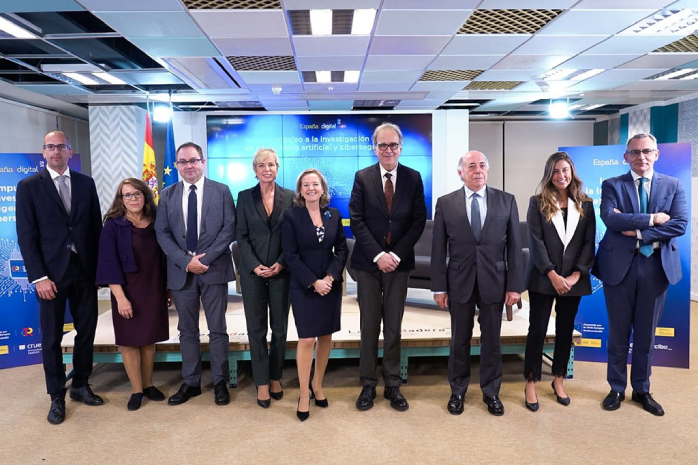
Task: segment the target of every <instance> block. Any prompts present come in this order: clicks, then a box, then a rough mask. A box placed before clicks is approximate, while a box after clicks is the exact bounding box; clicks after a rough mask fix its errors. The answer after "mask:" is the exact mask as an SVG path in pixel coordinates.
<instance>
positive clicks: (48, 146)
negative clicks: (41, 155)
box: [44, 144, 70, 152]
mask: <svg viewBox="0 0 698 465" xmlns="http://www.w3.org/2000/svg"><path fill="white" fill-rule="evenodd" d="M69 148H70V145H66V144H58V145H54V144H45V145H44V150H46V151H47V152H53V151H54V150H58V151H59V152H63V151H64V150H68V149H69Z"/></svg>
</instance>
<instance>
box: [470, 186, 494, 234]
mask: <svg viewBox="0 0 698 465" xmlns="http://www.w3.org/2000/svg"><path fill="white" fill-rule="evenodd" d="M485 189H486V191H485V192H486V194H487V199H486V200H487V216H485V223H484V224H483V225H482V230H481V231H480V238H482V237H483V236H484V235H485V233H486V232H487V227H488V226H489V225H490V223H491V222H492V221H490V218H491V217H492V213H493V212H494V210H495V209H494V204H495V202H496V201H497V192H496V191H494V190H492V189H490V188H489V186H488V187H486V188H485ZM468 224H470V221H468ZM471 230H472V229H471ZM473 237H475V234H473ZM478 242H480V239H478Z"/></svg>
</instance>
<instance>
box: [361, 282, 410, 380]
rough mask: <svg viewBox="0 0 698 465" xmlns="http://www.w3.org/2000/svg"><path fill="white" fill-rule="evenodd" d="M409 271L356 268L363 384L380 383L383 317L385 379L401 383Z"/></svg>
mask: <svg viewBox="0 0 698 465" xmlns="http://www.w3.org/2000/svg"><path fill="white" fill-rule="evenodd" d="M409 276H410V272H409V271H393V272H392V273H381V272H380V271H359V270H356V281H357V288H358V289H357V291H358V292H357V293H358V299H359V312H360V315H361V322H360V325H361V348H360V358H359V376H360V377H361V385H362V386H376V385H377V384H378V375H377V371H376V370H377V367H378V338H379V336H380V332H381V320H383V382H384V383H385V385H386V386H400V385H401V384H402V378H401V377H400V342H401V336H402V334H401V331H402V315H403V314H404V313H405V299H406V298H407V280H408V278H409Z"/></svg>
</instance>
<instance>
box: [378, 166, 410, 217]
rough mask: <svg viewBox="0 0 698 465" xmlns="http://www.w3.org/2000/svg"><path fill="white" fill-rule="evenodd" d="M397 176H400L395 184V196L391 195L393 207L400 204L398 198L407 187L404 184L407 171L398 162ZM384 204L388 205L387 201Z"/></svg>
mask: <svg viewBox="0 0 698 465" xmlns="http://www.w3.org/2000/svg"><path fill="white" fill-rule="evenodd" d="M397 177H398V178H400V183H399V184H397V183H396V184H395V196H394V197H393V208H394V207H395V205H400V198H401V197H402V194H403V193H404V192H405V190H406V189H407V187H406V185H405V182H406V181H407V171H406V170H405V169H404V168H403V167H402V165H400V164H398V165H397ZM381 181H382V179H381ZM385 205H386V207H387V206H388V202H387V201H386V203H385Z"/></svg>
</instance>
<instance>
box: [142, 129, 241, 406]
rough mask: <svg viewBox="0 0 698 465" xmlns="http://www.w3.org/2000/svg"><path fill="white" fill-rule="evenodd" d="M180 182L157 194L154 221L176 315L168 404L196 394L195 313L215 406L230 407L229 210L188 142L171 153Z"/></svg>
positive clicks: (225, 191)
mask: <svg viewBox="0 0 698 465" xmlns="http://www.w3.org/2000/svg"><path fill="white" fill-rule="evenodd" d="M176 155H177V158H176V159H177V161H176V164H177V171H178V172H179V176H180V177H181V178H182V181H181V182H178V183H176V184H174V185H172V186H170V187H168V188H167V189H165V190H163V191H162V193H161V194H160V204H159V206H158V214H157V218H156V220H155V232H156V234H157V237H158V243H159V244H160V247H162V250H163V252H164V253H165V255H167V287H168V288H170V289H171V290H172V299H173V300H174V304H175V306H176V307H177V314H178V315H179V323H178V325H177V329H178V330H179V343H180V348H181V353H182V378H183V381H184V382H183V383H182V386H181V387H180V388H179V390H178V391H177V393H175V394H174V395H173V396H172V397H170V398H169V400H168V403H169V404H170V405H179V404H183V403H184V402H186V401H188V400H189V399H190V398H192V397H195V396H198V395H200V394H201V343H200V340H199V308H200V307H201V306H202V305H203V307H204V313H205V315H206V323H207V324H208V330H209V353H210V355H211V376H212V377H213V390H214V400H215V403H216V404H217V405H226V404H227V403H228V402H230V394H229V393H228V387H227V383H228V376H229V374H228V345H229V338H228V329H227V325H226V322H225V311H226V308H227V306H228V282H229V281H234V280H235V272H234V270H233V260H232V254H231V252H230V243H231V242H233V239H234V235H235V205H234V204H233V197H232V195H231V194H230V189H229V188H228V186H226V185H225V184H221V183H219V182H215V181H211V180H210V179H208V178H206V177H204V163H205V161H206V160H204V157H203V152H202V150H201V147H199V146H198V145H197V144H195V143H193V142H187V143H185V144H182V145H180V146H179V148H178V149H177V153H176Z"/></svg>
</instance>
